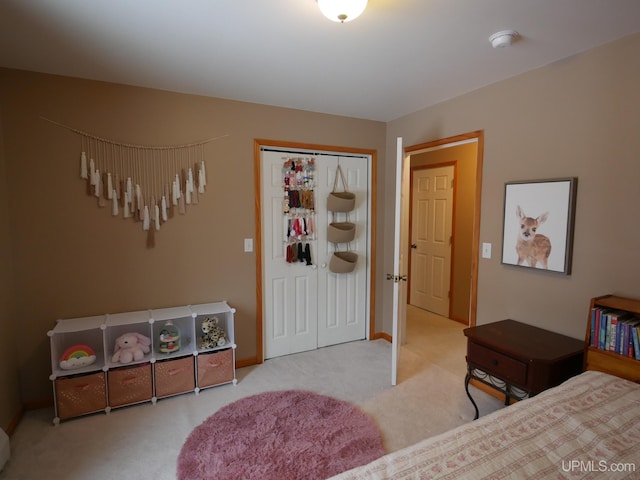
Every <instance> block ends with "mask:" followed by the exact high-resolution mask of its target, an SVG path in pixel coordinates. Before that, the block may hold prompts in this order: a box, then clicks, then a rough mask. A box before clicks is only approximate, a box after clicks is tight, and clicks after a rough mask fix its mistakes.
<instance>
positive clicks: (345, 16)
mask: <svg viewBox="0 0 640 480" xmlns="http://www.w3.org/2000/svg"><path fill="white" fill-rule="evenodd" d="M316 2H318V7H320V11H321V12H322V14H323V15H324V16H325V17H327V18H328V19H329V20H333V21H334V22H340V23H344V22H350V21H351V20H354V19H356V18H358V17H359V16H360V14H361V13H362V12H364V9H365V8H367V0H316Z"/></svg>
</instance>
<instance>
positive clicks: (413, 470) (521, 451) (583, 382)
mask: <svg viewBox="0 0 640 480" xmlns="http://www.w3.org/2000/svg"><path fill="white" fill-rule="evenodd" d="M484 478H490V479H503V478H504V479H530V478H531V479H536V480H537V479H554V480H558V479H571V480H573V479H607V480H609V479H623V478H625V479H626V478H628V479H640V385H638V384H635V383H632V382H629V381H627V380H623V379H620V378H617V377H613V376H610V375H607V374H604V373H600V372H593V371H588V372H585V373H583V374H581V375H579V376H577V377H574V378H572V379H570V380H568V381H566V382H565V383H563V384H562V385H560V386H558V387H556V388H553V389H551V390H547V391H545V392H542V393H541V394H539V395H538V396H536V397H533V398H530V399H527V400H523V401H521V402H518V403H516V404H514V405H512V406H510V407H507V408H504V409H502V410H499V411H497V412H494V413H492V414H490V415H487V416H485V417H481V418H480V419H478V420H476V421H473V422H470V423H468V424H466V425H463V426H461V427H458V428H456V429H453V430H451V431H449V432H445V433H443V434H441V435H438V436H436V437H432V438H428V439H426V440H423V441H421V442H419V443H417V444H415V445H412V446H409V447H407V448H404V449H402V450H399V451H397V452H392V453H390V454H387V455H385V456H383V457H381V458H379V459H378V460H375V461H373V462H371V463H369V464H367V465H363V466H362V467H357V468H354V469H352V470H349V471H347V472H344V473H342V474H340V475H337V476H335V477H332V480H355V479H420V480H423V479H451V480H460V479H473V480H476V479H484Z"/></svg>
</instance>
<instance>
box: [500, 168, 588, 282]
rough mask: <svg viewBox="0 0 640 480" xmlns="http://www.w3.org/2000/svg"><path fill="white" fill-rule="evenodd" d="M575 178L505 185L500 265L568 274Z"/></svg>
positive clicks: (574, 202) (576, 180) (574, 201)
mask: <svg viewBox="0 0 640 480" xmlns="http://www.w3.org/2000/svg"><path fill="white" fill-rule="evenodd" d="M577 185H578V179H577V178H575V177H572V178H558V179H552V180H536V181H518V182H508V183H506V184H505V191H504V222H503V230H502V263H503V264H507V265H516V266H520V267H526V268H537V269H543V270H548V271H550V272H559V273H563V274H565V275H569V274H570V273H571V255H572V246H573V223H574V218H575V205H576V191H577Z"/></svg>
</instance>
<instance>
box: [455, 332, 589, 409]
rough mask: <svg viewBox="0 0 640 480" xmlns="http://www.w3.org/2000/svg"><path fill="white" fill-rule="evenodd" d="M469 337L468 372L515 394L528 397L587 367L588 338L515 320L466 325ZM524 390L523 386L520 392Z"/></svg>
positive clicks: (467, 379) (507, 394) (508, 396)
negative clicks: (585, 356) (568, 334)
mask: <svg viewBox="0 0 640 480" xmlns="http://www.w3.org/2000/svg"><path fill="white" fill-rule="evenodd" d="M464 334H465V335H466V337H467V375H466V377H465V390H466V392H467V396H468V397H469V400H471V403H472V404H473V407H474V408H475V410H476V415H475V418H474V419H476V418H478V416H479V411H478V406H477V405H476V402H475V401H474V400H473V398H472V397H471V394H470V393H469V382H470V381H471V379H472V378H473V379H475V380H478V381H480V382H482V383H484V384H486V385H488V386H490V387H492V388H495V389H497V390H499V391H501V392H502V393H504V395H505V405H509V401H510V400H511V398H516V399H522V398H524V397H525V396H527V395H528V396H533V395H536V394H537V393H540V392H542V391H543V390H546V389H547V388H551V387H555V386H556V385H559V384H560V383H562V382H564V381H565V380H567V379H568V378H570V377H573V376H575V375H578V374H579V373H581V372H582V367H583V358H584V341H582V340H577V339H575V338H571V337H567V336H565V335H560V334H558V333H554V332H550V331H548V330H543V329H541V328H538V327H533V326H531V325H527V324H524V323H520V322H516V321H515V320H502V321H499V322H495V323H488V324H486V325H480V326H478V327H470V328H466V329H465V330H464ZM518 390H519V391H518Z"/></svg>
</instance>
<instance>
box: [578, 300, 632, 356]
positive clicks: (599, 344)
mask: <svg viewBox="0 0 640 480" xmlns="http://www.w3.org/2000/svg"><path fill="white" fill-rule="evenodd" d="M590 334H591V338H590V341H589V346H591V347H593V348H597V349H599V350H607V351H610V352H614V353H617V354H618V355H623V356H625V357H630V358H635V359H636V360H640V318H638V317H636V316H635V315H634V314H633V313H631V312H626V311H622V310H615V309H611V308H605V307H600V306H595V307H593V308H592V310H591V326H590Z"/></svg>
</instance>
